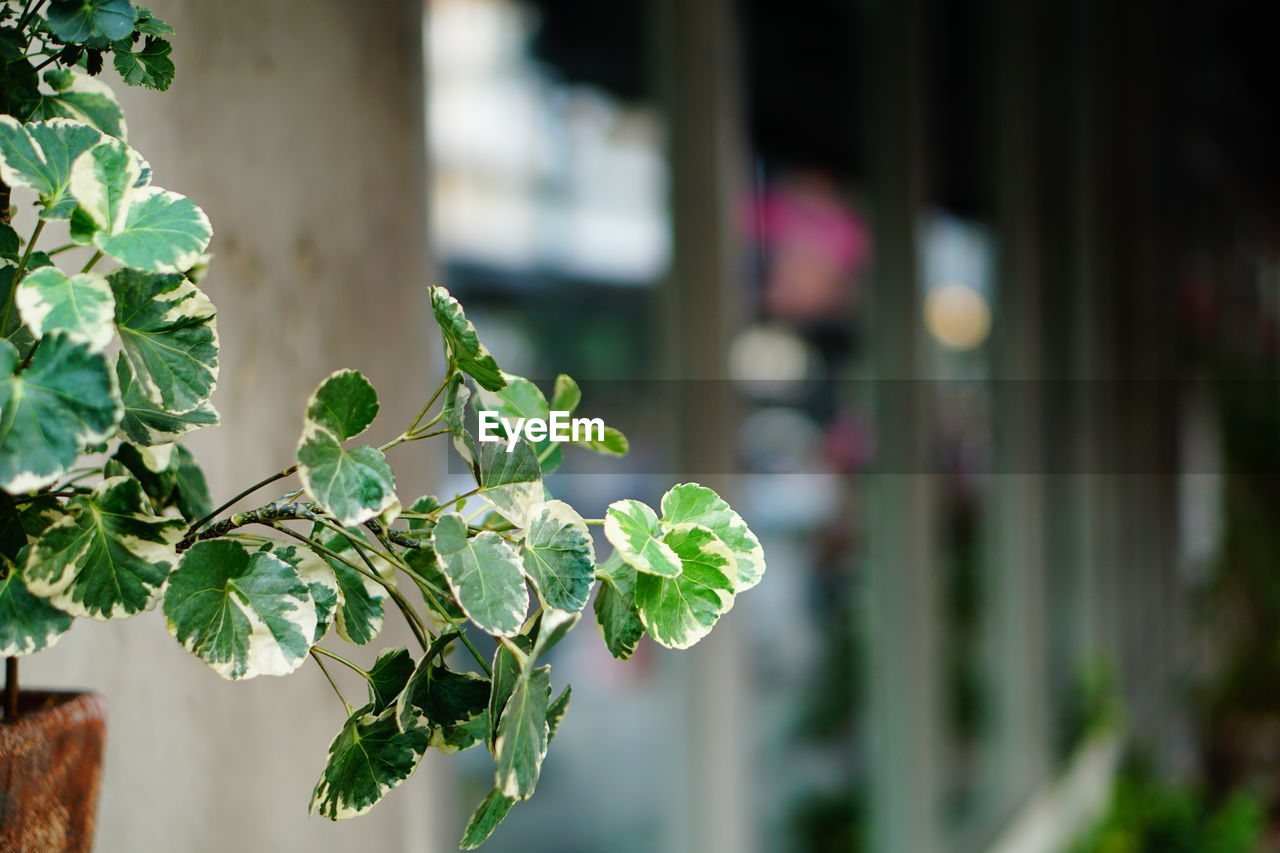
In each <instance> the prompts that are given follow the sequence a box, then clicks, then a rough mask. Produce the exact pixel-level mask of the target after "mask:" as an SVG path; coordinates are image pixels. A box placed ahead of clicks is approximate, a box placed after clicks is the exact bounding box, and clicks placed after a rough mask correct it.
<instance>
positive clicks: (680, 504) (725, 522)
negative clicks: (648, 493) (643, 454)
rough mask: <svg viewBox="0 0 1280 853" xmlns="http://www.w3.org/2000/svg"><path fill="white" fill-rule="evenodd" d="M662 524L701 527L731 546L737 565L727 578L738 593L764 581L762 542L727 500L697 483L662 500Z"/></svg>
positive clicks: (682, 486)
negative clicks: (762, 579)
mask: <svg viewBox="0 0 1280 853" xmlns="http://www.w3.org/2000/svg"><path fill="white" fill-rule="evenodd" d="M662 523H663V524H664V525H665V526H668V527H670V526H673V525H677V524H686V523H687V524H700V525H702V526H703V527H706V528H709V529H710V530H711V532H712V533H714V534H715V535H716V536H718V537H719V538H720V540H721V541H722V542H724V544H726V545H728V546H729V550H731V551H732V552H733V555H734V558H735V562H736V565H735V566H734V567H733V568H732V569H730V570H729V571H728V572H726V574H727V575H728V576H729V580H731V581H732V582H733V588H734V591H735V592H742V591H743V590H747V589H750V588H751V587H753V586H755V585H756V584H758V583H760V579H761V578H763V577H764V569H765V565H764V548H762V547H761V546H760V540H759V539H757V538H756V535H755V534H754V533H752V532H751V528H749V527H747V523H746V522H745V521H743V520H742V516H740V515H738V514H737V513H736V512H734V511H733V510H732V509H730V507H729V504H727V503H725V501H724V499H723V498H721V497H720V496H719V495H717V494H716V493H715V492H713V491H712V490H711V489H708V488H707V487H706V486H700V485H698V484H697V483H681V484H680V485H678V486H673V487H672V488H671V489H669V490H668V491H667V493H666V494H665V495H663V496H662Z"/></svg>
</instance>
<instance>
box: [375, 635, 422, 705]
mask: <svg viewBox="0 0 1280 853" xmlns="http://www.w3.org/2000/svg"><path fill="white" fill-rule="evenodd" d="M413 671H414V665H413V656H412V655H411V654H409V650H408V649H406V648H404V647H403V646H401V647H398V648H392V649H383V650H382V651H380V652H378V659H377V660H375V661H374V662H373V666H372V667H370V669H369V679H368V681H369V702H370V703H371V704H372V706H373V713H374V714H380V713H382V712H383V711H384V710H386V709H387V708H389V707H391V706H392V705H393V704H395V701H396V697H398V696H399V695H400V693H401V691H403V690H404V689H405V685H407V684H408V683H409V677H410V676H411V675H413Z"/></svg>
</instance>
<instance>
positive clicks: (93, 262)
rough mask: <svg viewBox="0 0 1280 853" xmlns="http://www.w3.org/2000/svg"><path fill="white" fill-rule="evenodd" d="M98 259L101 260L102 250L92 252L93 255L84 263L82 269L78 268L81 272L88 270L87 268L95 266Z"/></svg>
mask: <svg viewBox="0 0 1280 853" xmlns="http://www.w3.org/2000/svg"><path fill="white" fill-rule="evenodd" d="M100 260H102V252H94V253H93V257H92V258H90V259H89V262H88V263H87V264H85V265H84V269H82V270H80V272H82V273H86V272H88V271H89V270H91V269H93V268H94V267H95V266H97V264H98V261H100Z"/></svg>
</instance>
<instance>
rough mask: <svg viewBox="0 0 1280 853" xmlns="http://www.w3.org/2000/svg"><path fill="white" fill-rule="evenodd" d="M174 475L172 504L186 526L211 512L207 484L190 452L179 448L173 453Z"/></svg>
mask: <svg viewBox="0 0 1280 853" xmlns="http://www.w3.org/2000/svg"><path fill="white" fill-rule="evenodd" d="M174 457H175V459H176V462H175V466H176V467H175V472H174V473H175V474H176V475H177V476H176V478H175V482H174V494H173V504H174V506H176V507H177V508H178V512H179V513H181V514H182V517H183V518H184V519H185V520H186V521H187V523H188V524H190V523H193V522H195V521H196V520H197V519H200V518H204V517H205V516H206V515H208V514H209V513H211V512H213V501H212V500H210V498H209V484H208V482H206V481H205V478H204V471H203V470H201V468H200V465H199V464H198V463H197V462H196V459H195V457H194V456H192V455H191V451H189V450H187V449H186V448H185V447H179V448H177V449H176V450H175V451H174Z"/></svg>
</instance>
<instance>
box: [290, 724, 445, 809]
mask: <svg viewBox="0 0 1280 853" xmlns="http://www.w3.org/2000/svg"><path fill="white" fill-rule="evenodd" d="M371 711H372V706H369V705H367V706H365V707H364V708H361V709H360V710H358V711H356V712H355V713H354V714H352V715H351V717H350V718H349V719H348V720H347V722H346V723H345V724H344V725H343V727H342V731H340V732H339V733H338V736H337V737H336V738H334V740H333V743H331V744H330V745H329V760H328V763H326V764H325V767H324V770H323V771H322V772H321V774H320V781H319V782H317V783H316V788H315V791H314V792H313V793H312V795H311V813H312V814H316V813H319V814H322V815H324V816H325V817H327V818H329V819H330V820H346V819H347V818H353V817H357V816H358V815H362V814H364V813H365V812H367V811H368V810H369V809H371V808H373V807H374V805H376V804H377V802H378V801H379V800H381V799H382V798H383V797H384V796H386V794H387V793H388V792H389V791H390V790H391V789H393V788H395V787H396V786H398V785H399V784H400V783H401V782H403V781H404V780H405V779H408V778H409V777H410V776H412V775H413V771H414V770H415V769H417V767H418V762H419V761H420V760H422V755H423V753H424V752H426V751H427V732H426V729H423V728H416V727H415V728H411V729H409V730H408V731H400V729H399V727H398V726H397V725H396V715H395V710H394V709H392V708H388V709H387V710H385V711H383V712H382V713H381V714H376V715H375V714H373V713H371Z"/></svg>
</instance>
